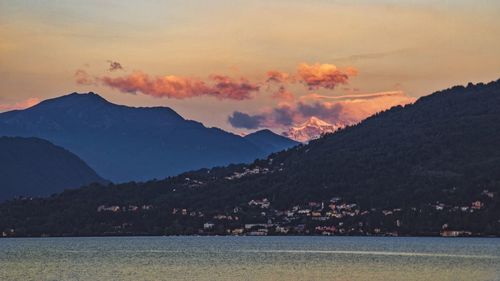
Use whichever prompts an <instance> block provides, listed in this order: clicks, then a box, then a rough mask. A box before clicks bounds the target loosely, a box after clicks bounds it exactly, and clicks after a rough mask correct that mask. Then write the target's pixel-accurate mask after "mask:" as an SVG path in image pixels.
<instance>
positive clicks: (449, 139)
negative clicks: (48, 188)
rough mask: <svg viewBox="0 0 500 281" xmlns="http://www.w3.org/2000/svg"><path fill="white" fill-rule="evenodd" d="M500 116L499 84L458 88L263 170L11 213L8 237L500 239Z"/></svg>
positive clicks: (249, 168) (116, 190)
mask: <svg viewBox="0 0 500 281" xmlns="http://www.w3.org/2000/svg"><path fill="white" fill-rule="evenodd" d="M499 108H500V80H498V81H495V82H491V83H488V84H476V85H473V84H469V85H468V86H466V87H463V86H456V87H453V88H450V89H447V90H444V91H440V92H436V93H434V94H431V95H429V96H425V97H422V98H420V99H419V100H418V101H416V102H415V103H414V104H411V105H406V106H404V107H403V106H397V107H393V108H391V109H390V110H387V111H384V112H381V113H378V114H375V115H374V116H371V117H369V118H367V119H365V120H364V121H362V122H361V123H359V124H357V125H355V126H348V127H346V128H343V129H341V130H338V131H336V132H335V133H332V134H327V135H325V136H323V137H321V138H319V139H317V140H313V141H310V142H309V143H308V144H307V145H299V146H296V147H294V148H292V149H288V150H286V151H282V152H278V153H274V154H271V155H270V156H269V157H268V158H267V159H260V160H256V161H254V162H253V163H252V164H248V165H245V164H240V165H229V166H227V167H219V168H212V169H202V170H198V171H193V172H188V173H183V174H181V175H179V176H176V177H172V178H169V179H165V180H162V181H149V182H145V183H141V184H137V183H134V182H132V183H126V184H121V185H110V186H106V187H103V186H100V185H96V186H89V187H86V188H81V189H77V190H71V191H66V192H63V193H61V194H60V195H58V196H55V197H51V198H47V199H37V200H33V201H29V202H24V201H19V200H18V201H13V202H9V203H6V204H0V231H2V229H14V230H13V231H11V232H10V234H8V235H12V236H41V235H152V234H155V235H163V234H228V233H235V234H238V233H248V234H255V235H266V234H268V235H271V234H280V235H283V234H302V235H304V234H307V235H312V234H319V235H324V234H333V235H413V236H420V235H440V234H441V235H480V236H488V235H492V236H500V217H499V216H498V214H500V149H498V144H499V143H500V110H499ZM139 207H140V208H139ZM129 210H130V211H129ZM205 223H209V224H208V226H207V225H205ZM246 224H252V225H253V226H254V227H251V226H252V225H250V226H248V227H249V228H245V225H246ZM204 226H207V227H204Z"/></svg>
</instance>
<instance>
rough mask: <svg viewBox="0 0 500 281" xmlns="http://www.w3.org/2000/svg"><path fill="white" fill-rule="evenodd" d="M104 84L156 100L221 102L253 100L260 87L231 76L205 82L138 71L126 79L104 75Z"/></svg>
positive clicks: (218, 76)
mask: <svg viewBox="0 0 500 281" xmlns="http://www.w3.org/2000/svg"><path fill="white" fill-rule="evenodd" d="M99 80H100V81H101V83H103V84H104V85H106V86H108V87H111V88H113V89H116V90H119V91H120V92H123V93H133V94H136V93H142V94H145V95H149V96H153V97H158V98H161V97H166V98H175V99H185V98H192V97H197V96H213V97H216V98H218V99H233V100H245V99H250V98H251V95H252V93H253V92H257V91H258V90H259V86H258V85H255V84H252V83H250V82H249V81H248V80H246V79H244V78H240V79H238V80H236V79H232V78H230V77H228V76H223V75H213V76H211V77H210V79H209V81H208V82H205V81H203V80H199V79H194V78H188V77H182V76H175V75H168V76H156V77H151V76H149V75H147V74H145V73H143V72H140V71H136V72H133V73H132V74H129V75H126V76H122V77H109V76H103V77H101V78H99Z"/></svg>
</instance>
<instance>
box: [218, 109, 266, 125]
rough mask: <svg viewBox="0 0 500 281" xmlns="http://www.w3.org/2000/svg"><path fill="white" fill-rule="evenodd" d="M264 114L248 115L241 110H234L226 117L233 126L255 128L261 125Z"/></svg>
mask: <svg viewBox="0 0 500 281" xmlns="http://www.w3.org/2000/svg"><path fill="white" fill-rule="evenodd" d="M264 118H265V117H264V116H260V115H253V116H252V115H249V114H246V113H243V112H239V111H235V112H233V114H232V115H230V116H229V117H228V119H227V121H228V122H229V124H231V126H233V127H235V128H244V129H249V130H251V129H257V128H259V127H261V126H262V124H261V122H262V121H263V120H264Z"/></svg>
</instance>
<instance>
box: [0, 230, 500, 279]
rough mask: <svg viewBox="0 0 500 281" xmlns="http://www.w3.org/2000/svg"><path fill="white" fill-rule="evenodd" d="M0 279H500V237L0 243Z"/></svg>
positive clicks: (39, 240)
mask: <svg viewBox="0 0 500 281" xmlns="http://www.w3.org/2000/svg"><path fill="white" fill-rule="evenodd" d="M0 280H12V281H14V280H37V281H39V280H93V281H94V280H96V281H98V280H99V281H100V280H107V281H109V280H134V281H136V280H283V281H285V280H286V281H289V280H454V281H455V280H500V239H496V238H491V239H490V238H448V239H447V238H399V237H391V238H389V237H387V238H386V237H105V238H34V239H28V238H12V239H0Z"/></svg>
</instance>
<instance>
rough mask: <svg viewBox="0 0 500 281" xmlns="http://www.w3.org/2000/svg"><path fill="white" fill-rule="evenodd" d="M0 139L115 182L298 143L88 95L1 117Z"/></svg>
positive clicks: (244, 159) (245, 158) (248, 158)
mask: <svg viewBox="0 0 500 281" xmlns="http://www.w3.org/2000/svg"><path fill="white" fill-rule="evenodd" d="M0 136H22V137H38V138H42V139H45V140H48V141H50V142H52V143H54V144H55V145H58V146H61V147H64V148H65V149H68V150H69V151H71V152H73V153H75V154H76V155H78V156H79V157H80V158H81V159H83V160H84V161H85V162H86V163H87V164H88V165H89V166H90V167H92V168H93V169H94V170H95V171H96V172H97V173H98V174H99V175H101V176H102V177H104V178H106V179H109V180H111V181H113V182H125V181H132V180H133V181H143V180H149V179H154V178H158V179H161V178H165V177H167V176H173V175H177V174H179V173H181V172H185V171H189V170H194V169H199V168H204V167H214V166H222V165H228V164H231V163H249V162H252V161H254V160H255V159H257V158H264V157H266V156H267V154H269V153H271V152H275V151H279V150H282V149H286V148H289V147H291V146H294V145H296V142H293V141H291V140H286V139H284V138H283V137H281V136H279V135H276V134H274V133H272V132H270V131H265V132H261V133H257V134H252V135H249V136H247V137H246V138H244V137H241V136H238V135H235V134H232V133H228V132H226V131H223V130H221V129H218V128H207V127H205V126H203V124H201V123H199V122H196V121H191V120H186V119H184V118H183V117H181V116H180V115H179V114H177V113H176V112H175V111H174V110H172V109H171V108H168V107H149V108H147V107H127V106H123V105H116V104H113V103H110V102H108V101H107V100H105V99H104V98H102V97H101V96H99V95H97V94H95V93H92V92H90V93H87V94H78V93H72V94H69V95H66V96H62V97H58V98H54V99H49V100H45V101H43V102H41V103H39V104H38V105H36V106H33V107H31V108H28V109H25V110H15V111H10V112H5V113H1V114H0ZM274 141H276V142H274Z"/></svg>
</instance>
